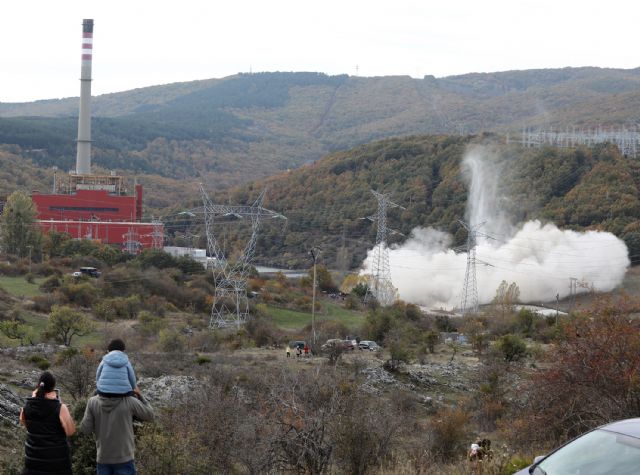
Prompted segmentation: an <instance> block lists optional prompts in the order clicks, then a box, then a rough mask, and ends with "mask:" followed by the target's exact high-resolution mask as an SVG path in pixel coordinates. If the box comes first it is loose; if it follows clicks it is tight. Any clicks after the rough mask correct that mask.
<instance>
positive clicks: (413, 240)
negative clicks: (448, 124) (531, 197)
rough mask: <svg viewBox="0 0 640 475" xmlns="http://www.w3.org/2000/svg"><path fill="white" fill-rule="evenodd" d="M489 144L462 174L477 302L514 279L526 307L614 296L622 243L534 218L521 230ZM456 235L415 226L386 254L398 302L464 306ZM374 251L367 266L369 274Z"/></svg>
mask: <svg viewBox="0 0 640 475" xmlns="http://www.w3.org/2000/svg"><path fill="white" fill-rule="evenodd" d="M492 158H493V157H492V153H491V150H490V149H489V148H487V147H474V148H471V149H469V150H468V152H467V153H466V155H465V157H464V159H463V172H464V174H465V177H466V179H467V181H468V184H469V199H468V200H467V203H468V205H467V213H466V216H465V218H466V221H467V222H468V223H469V224H470V225H471V226H472V227H476V226H479V231H480V232H481V233H483V234H484V235H480V236H478V239H477V247H476V259H477V264H476V273H477V282H478V299H479V302H480V303H481V304H482V303H489V302H491V300H492V299H493V298H494V296H495V292H496V289H497V288H498V286H499V285H500V282H502V281H503V280H506V281H507V282H516V283H517V284H518V286H519V288H520V299H521V300H522V301H523V302H530V303H537V302H550V301H555V298H556V295H559V296H560V298H563V297H566V296H567V295H569V294H570V279H577V281H578V282H579V285H578V292H580V291H587V290H588V289H592V288H593V289H595V290H598V291H610V290H612V289H614V288H615V287H617V286H618V285H619V284H620V283H621V282H622V279H623V277H624V274H625V272H626V269H627V267H628V266H629V264H630V262H629V258H628V251H627V247H626V245H625V244H624V242H623V241H621V240H620V239H618V238H617V237H616V236H614V235H613V234H611V233H606V232H597V231H587V232H575V231H568V230H567V231H563V230H560V229H558V228H557V227H556V226H555V225H554V224H543V223H541V222H539V221H529V222H527V223H524V224H520V225H519V226H515V225H514V224H513V223H511V222H510V220H509V217H508V216H506V214H505V213H504V212H502V211H501V210H502V209H503V208H504V207H502V206H500V202H501V200H504V199H508V198H507V197H504V196H500V195H499V190H498V188H499V187H498V180H499V176H500V167H499V164H497V163H496V162H495V161H494V160H493V159H492ZM451 242H452V239H451V236H449V235H448V234H446V233H443V232H442V231H438V230H436V229H432V228H416V229H414V230H413V231H412V232H411V236H410V238H409V239H408V240H407V241H406V242H404V243H403V244H402V245H400V246H396V247H393V248H391V249H389V262H390V267H391V278H392V281H393V285H394V286H395V287H397V288H398V292H399V294H400V298H401V299H403V300H405V301H408V302H412V303H416V304H420V305H424V306H427V307H429V308H438V307H442V308H455V307H459V305H460V299H461V294H462V287H463V283H464V276H465V271H466V265H467V255H466V253H464V252H455V251H454V250H452V249H451ZM371 256H372V251H371V252H369V256H368V257H367V259H366V260H365V262H364V271H363V272H365V273H368V272H370V266H371V264H372V263H371Z"/></svg>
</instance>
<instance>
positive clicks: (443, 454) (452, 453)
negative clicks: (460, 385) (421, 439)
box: [428, 408, 470, 462]
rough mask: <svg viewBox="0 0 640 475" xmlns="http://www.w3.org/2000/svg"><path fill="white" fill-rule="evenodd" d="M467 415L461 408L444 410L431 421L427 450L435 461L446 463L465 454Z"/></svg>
mask: <svg viewBox="0 0 640 475" xmlns="http://www.w3.org/2000/svg"><path fill="white" fill-rule="evenodd" d="M469 419H470V416H469V413H468V412H466V411H464V410H463V409H461V408H445V409H442V410H440V411H438V412H437V414H436V415H435V416H434V417H433V419H432V420H431V424H430V427H429V432H428V448H429V450H430V452H431V456H432V457H433V458H434V459H435V460H439V461H443V462H448V461H451V460H453V459H455V458H457V457H458V456H459V454H461V453H466V450H465V449H466V442H467V441H466V438H467V424H468V423H469Z"/></svg>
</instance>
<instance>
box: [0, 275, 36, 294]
mask: <svg viewBox="0 0 640 475" xmlns="http://www.w3.org/2000/svg"><path fill="white" fill-rule="evenodd" d="M44 280H45V279H44V277H37V278H35V279H33V284H31V283H29V282H27V281H26V280H25V278H24V277H7V276H0V287H2V288H3V289H4V290H6V291H7V292H9V293H10V294H11V295H14V296H16V297H35V296H37V295H42V294H43V293H44V292H42V291H41V290H40V288H39V286H40V284H41V283H42V282H44Z"/></svg>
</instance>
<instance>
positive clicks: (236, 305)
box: [200, 185, 286, 328]
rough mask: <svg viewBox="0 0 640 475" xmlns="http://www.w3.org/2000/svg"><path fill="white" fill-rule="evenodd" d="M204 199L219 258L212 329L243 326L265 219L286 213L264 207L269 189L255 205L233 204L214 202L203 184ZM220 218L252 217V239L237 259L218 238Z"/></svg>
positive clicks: (211, 248)
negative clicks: (215, 226)
mask: <svg viewBox="0 0 640 475" xmlns="http://www.w3.org/2000/svg"><path fill="white" fill-rule="evenodd" d="M200 193H201V194H202V202H203V204H204V222H205V229H206V232H207V250H208V252H209V256H211V257H214V258H215V260H216V261H215V264H214V266H213V274H214V277H215V292H214V296H213V305H212V307H211V319H210V320H209V327H210V328H222V327H227V326H230V325H235V326H236V327H237V328H240V325H241V324H243V323H245V322H246V321H247V318H248V317H249V300H248V298H247V280H248V278H249V271H250V266H251V260H252V259H253V254H254V252H255V248H256V241H257V239H258V230H259V228H260V220H261V219H277V218H279V219H286V218H285V217H284V216H283V215H281V214H279V213H276V212H275V211H271V210H268V209H266V208H263V207H262V202H263V201H264V195H265V192H264V191H262V193H260V196H258V198H257V199H256V201H255V202H254V203H253V204H252V205H251V206H232V205H228V204H224V205H217V204H213V203H212V202H211V200H210V199H209V195H208V194H207V192H206V191H205V190H204V187H203V186H202V185H200ZM220 217H234V218H239V219H242V218H244V217H249V218H251V230H252V232H251V238H250V239H249V241H248V242H247V243H246V245H245V247H244V250H243V252H242V254H241V255H240V256H239V257H238V258H237V259H236V260H235V261H234V262H230V261H229V260H228V259H227V257H226V255H225V253H224V251H223V249H222V248H221V247H220V244H219V243H218V240H217V239H216V237H215V235H214V233H213V222H214V220H215V219H216V218H220Z"/></svg>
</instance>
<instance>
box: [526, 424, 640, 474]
mask: <svg viewBox="0 0 640 475" xmlns="http://www.w3.org/2000/svg"><path fill="white" fill-rule="evenodd" d="M639 470H640V418H636V419H626V420H622V421H618V422H612V423H611V424H606V425H604V426H602V427H598V428H597V429H594V430H592V431H590V432H587V433H586V434H584V435H581V436H580V437H578V438H576V439H573V440H572V441H571V442H568V443H566V444H564V445H563V446H561V447H559V448H557V449H556V450H554V451H553V452H551V453H550V454H548V455H545V456H543V457H536V460H535V461H534V463H533V465H531V466H529V467H528V468H525V469H523V470H520V471H519V472H517V473H516V474H515V475H555V474H561V475H632V474H637V473H639Z"/></svg>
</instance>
